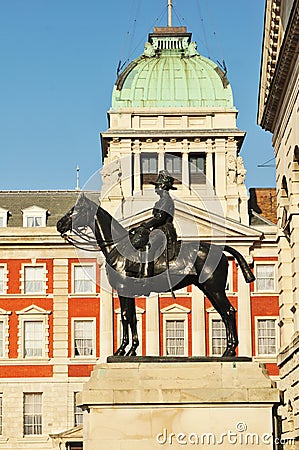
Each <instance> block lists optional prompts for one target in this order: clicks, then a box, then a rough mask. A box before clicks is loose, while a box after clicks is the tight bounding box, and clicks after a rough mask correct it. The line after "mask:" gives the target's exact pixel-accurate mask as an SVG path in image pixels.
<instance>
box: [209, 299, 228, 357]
mask: <svg viewBox="0 0 299 450" xmlns="http://www.w3.org/2000/svg"><path fill="white" fill-rule="evenodd" d="M207 313H208V317H209V319H208V320H209V355H210V356H222V354H215V353H213V339H212V337H213V335H212V329H213V327H212V324H213V320H221V321H222V322H223V320H222V317H221V316H220V314H219V313H218V312H217V311H216V309H215V308H213V307H212V308H209V309H208V310H207ZM223 325H224V324H223ZM224 327H225V325H224ZM225 348H226V343H225V346H224V347H223V352H224V350H225Z"/></svg>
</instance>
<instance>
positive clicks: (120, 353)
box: [113, 347, 126, 356]
mask: <svg viewBox="0 0 299 450" xmlns="http://www.w3.org/2000/svg"><path fill="white" fill-rule="evenodd" d="M125 354H126V351H125V349H124V348H121V347H120V348H118V349H117V350H116V352H115V353H113V355H114V356H125Z"/></svg>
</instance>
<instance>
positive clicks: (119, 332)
mask: <svg viewBox="0 0 299 450" xmlns="http://www.w3.org/2000/svg"><path fill="white" fill-rule="evenodd" d="M114 312H115V314H116V317H117V319H116V330H117V331H116V332H117V341H116V345H117V348H118V347H119V346H120V344H121V340H122V329H123V327H122V321H121V309H120V308H117V309H116V310H115V311H114ZM144 312H145V311H144V309H142V308H139V307H138V306H136V319H137V334H138V341H139V346H138V347H137V349H136V354H137V356H142V314H144ZM131 345H132V335H131V330H130V327H129V344H128V347H127V348H128V349H129V348H130V347H131Z"/></svg>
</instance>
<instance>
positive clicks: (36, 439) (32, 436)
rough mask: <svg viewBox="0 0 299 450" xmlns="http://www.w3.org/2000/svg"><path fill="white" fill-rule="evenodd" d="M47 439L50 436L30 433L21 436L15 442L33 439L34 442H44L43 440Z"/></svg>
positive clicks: (47, 440)
mask: <svg viewBox="0 0 299 450" xmlns="http://www.w3.org/2000/svg"><path fill="white" fill-rule="evenodd" d="M49 440H50V438H49V437H48V436H43V435H35V434H30V435H28V436H23V438H22V439H17V440H16V442H18V443H24V442H30V441H34V442H40V443H45V442H49Z"/></svg>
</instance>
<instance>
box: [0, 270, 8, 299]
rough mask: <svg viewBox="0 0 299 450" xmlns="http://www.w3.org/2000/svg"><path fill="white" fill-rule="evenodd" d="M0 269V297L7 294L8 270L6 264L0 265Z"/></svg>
mask: <svg viewBox="0 0 299 450" xmlns="http://www.w3.org/2000/svg"><path fill="white" fill-rule="evenodd" d="M0 267H3V280H2V281H3V292H1V291H0V295H5V294H7V290H8V269H7V264H6V263H0Z"/></svg>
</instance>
